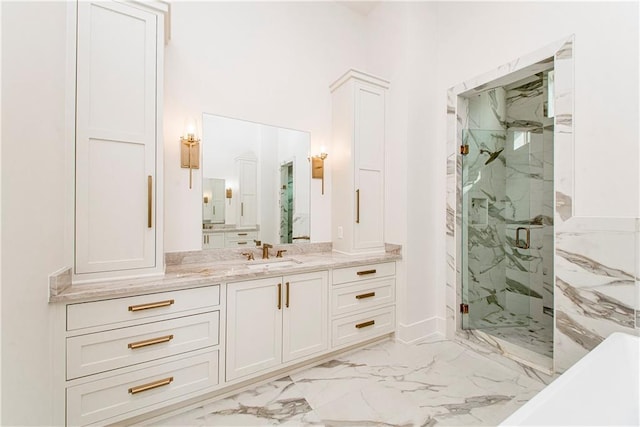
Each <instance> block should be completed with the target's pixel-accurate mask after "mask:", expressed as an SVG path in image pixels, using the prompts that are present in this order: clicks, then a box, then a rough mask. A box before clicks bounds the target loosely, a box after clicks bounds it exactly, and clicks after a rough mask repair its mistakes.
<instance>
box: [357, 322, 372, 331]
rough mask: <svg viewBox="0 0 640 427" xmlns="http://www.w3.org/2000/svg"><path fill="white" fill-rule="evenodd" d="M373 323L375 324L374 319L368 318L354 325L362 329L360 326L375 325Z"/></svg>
mask: <svg viewBox="0 0 640 427" xmlns="http://www.w3.org/2000/svg"><path fill="white" fill-rule="evenodd" d="M375 324H376V321H375V320H369V321H368V322H362V323H358V324H357V325H356V328H358V329H362V328H366V327H367V326H372V325H375Z"/></svg>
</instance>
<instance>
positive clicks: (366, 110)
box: [353, 83, 385, 249]
mask: <svg viewBox="0 0 640 427" xmlns="http://www.w3.org/2000/svg"><path fill="white" fill-rule="evenodd" d="M355 91H356V100H355V116H356V117H355V177H354V180H355V187H356V194H355V202H356V206H355V210H356V224H355V226H354V244H353V246H354V248H355V249H374V248H380V247H383V246H384V233H383V230H384V132H385V125H384V119H385V90H384V89H382V88H379V87H376V86H373V85H365V84H360V83H358V84H356V85H355Z"/></svg>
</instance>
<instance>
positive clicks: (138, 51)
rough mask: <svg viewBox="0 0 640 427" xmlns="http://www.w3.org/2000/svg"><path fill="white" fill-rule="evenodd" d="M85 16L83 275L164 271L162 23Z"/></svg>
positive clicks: (78, 217)
mask: <svg viewBox="0 0 640 427" xmlns="http://www.w3.org/2000/svg"><path fill="white" fill-rule="evenodd" d="M77 8H78V10H77V12H78V13H77V19H78V21H77V58H76V60H77V61H76V87H77V89H76V146H75V148H76V176H75V187H76V188H75V197H76V204H75V206H76V210H75V273H76V277H78V278H79V279H80V280H84V279H92V278H100V277H109V276H116V275H137V274H149V273H153V272H162V269H163V262H162V252H163V250H162V236H161V230H162V224H161V221H162V204H161V200H159V198H160V197H161V194H162V186H161V177H162V174H161V171H162V168H161V165H162V139H161V129H162V125H161V112H162V104H161V95H162V94H161V88H162V58H163V55H162V50H163V38H164V33H163V25H164V21H163V17H162V15H161V14H160V13H157V12H156V11H153V10H146V9H145V8H144V7H142V6H132V5H130V4H125V3H120V2H115V1H100V2H78V4H77Z"/></svg>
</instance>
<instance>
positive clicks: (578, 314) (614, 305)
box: [554, 219, 639, 372]
mask: <svg viewBox="0 0 640 427" xmlns="http://www.w3.org/2000/svg"><path fill="white" fill-rule="evenodd" d="M603 220H604V221H605V222H606V219H601V220H599V221H598V222H603ZM628 221H629V222H630V223H632V224H633V223H634V222H635V220H634V219H629V220H628ZM585 222H588V220H586V219H585V220H582V221H581V223H582V224H581V226H580V227H579V228H578V227H577V229H576V230H574V231H562V232H558V233H557V234H556V265H555V267H556V287H555V291H556V300H555V314H556V331H555V338H556V339H555V342H554V352H555V368H556V370H557V371H559V372H562V371H564V370H566V369H567V368H569V367H570V366H571V365H573V364H574V363H575V362H576V361H577V360H579V359H580V358H581V357H583V356H584V355H585V354H586V353H587V352H589V351H590V350H592V349H593V348H594V347H595V346H596V345H598V344H599V343H600V342H601V341H602V340H604V339H605V338H606V337H607V336H609V335H610V334H611V333H613V332H618V331H620V332H626V333H632V334H633V333H638V330H637V329H635V323H636V316H637V311H638V309H639V307H638V304H637V288H638V278H637V273H636V264H637V252H636V251H637V243H636V240H637V232H636V231H635V230H634V229H633V228H634V227H633V225H631V226H629V227H625V228H626V229H620V228H619V229H617V230H603V229H602V227H601V226H600V227H593V228H595V229H594V230H589V229H588V226H585V224H584V223H585ZM617 222H619V221H617ZM569 225H570V223H568V224H565V228H567V226H569Z"/></svg>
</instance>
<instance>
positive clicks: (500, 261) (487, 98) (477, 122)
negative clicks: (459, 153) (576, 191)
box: [461, 88, 506, 328]
mask: <svg viewBox="0 0 640 427" xmlns="http://www.w3.org/2000/svg"><path fill="white" fill-rule="evenodd" d="M505 101H506V93H505V91H504V90H503V89H502V88H496V89H491V90H489V91H487V92H483V93H481V94H479V95H477V96H475V97H473V98H470V99H469V115H468V119H469V129H464V130H463V140H464V144H465V145H468V146H469V154H468V155H466V156H465V158H464V161H463V163H462V168H463V170H462V176H463V194H462V223H463V227H464V229H465V231H466V232H464V233H462V235H461V239H462V247H463V250H464V253H465V254H466V256H463V257H462V263H463V267H462V280H463V283H467V284H469V285H468V286H465V287H464V288H463V292H464V293H465V295H464V299H465V301H467V302H468V303H469V307H470V308H469V313H470V314H469V316H468V318H467V320H468V322H469V323H468V325H467V326H468V327H470V328H478V327H483V326H487V324H486V323H487V321H486V319H487V317H488V316H489V315H491V314H492V313H496V312H502V311H504V307H505V288H506V277H505V266H506V258H505V250H504V248H505V243H506V242H505V235H506V233H505V231H506V229H505V221H504V217H503V211H504V200H505V195H506V194H505V190H506V168H505V162H504V158H503V157H502V156H500V154H501V153H502V152H503V151H504V149H505V140H506V131H505V130H504V128H503V126H504V122H505V119H506V116H505Z"/></svg>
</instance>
